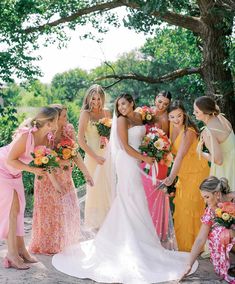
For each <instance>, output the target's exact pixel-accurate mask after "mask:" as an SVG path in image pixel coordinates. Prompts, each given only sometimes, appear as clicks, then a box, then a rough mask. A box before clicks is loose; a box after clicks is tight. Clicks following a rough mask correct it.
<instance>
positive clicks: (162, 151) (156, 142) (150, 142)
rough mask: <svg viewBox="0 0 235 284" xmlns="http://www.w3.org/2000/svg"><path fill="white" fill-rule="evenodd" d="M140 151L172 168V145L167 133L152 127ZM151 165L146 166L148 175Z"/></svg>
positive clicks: (145, 169)
mask: <svg viewBox="0 0 235 284" xmlns="http://www.w3.org/2000/svg"><path fill="white" fill-rule="evenodd" d="M139 149H140V151H141V153H142V154H145V155H147V156H150V157H154V158H155V159H156V161H157V162H158V163H162V164H165V165H166V166H167V167H170V166H171V164H172V162H173V155H172V153H171V143H170V140H169V139H168V137H167V135H166V134H165V132H164V131H163V130H161V129H159V128H157V127H152V128H150V130H149V133H148V134H146V135H145V136H144V137H143V140H142V142H141V145H140V146H139ZM149 170H150V165H148V164H147V165H146V166H145V168H144V171H145V172H146V173H147V174H148V173H149Z"/></svg>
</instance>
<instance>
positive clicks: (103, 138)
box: [96, 117, 112, 149]
mask: <svg viewBox="0 0 235 284" xmlns="http://www.w3.org/2000/svg"><path fill="white" fill-rule="evenodd" d="M111 126H112V119H111V118H107V117H104V118H101V119H100V120H99V121H98V122H97V123H96V127H97V131H98V133H99V135H100V149H103V148H104V147H105V146H106V144H107V142H108V140H109V137H110V132H111Z"/></svg>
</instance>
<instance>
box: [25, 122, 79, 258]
mask: <svg viewBox="0 0 235 284" xmlns="http://www.w3.org/2000/svg"><path fill="white" fill-rule="evenodd" d="M61 138H62V139H64V138H70V139H73V140H75V131H74V128H73V126H72V125H71V124H67V125H66V126H65V127H64V129H63V133H62V137H61ZM51 139H52V140H51V142H52V144H53V137H51ZM55 177H56V179H57V181H58V183H59V184H60V185H61V187H62V189H63V192H62V193H60V192H58V191H56V189H55V188H54V187H53V185H52V183H51V181H50V179H49V178H48V177H47V176H46V175H45V176H43V178H42V179H40V180H39V179H37V178H35V182H34V210H33V222H32V239H31V243H30V246H29V249H30V251H31V252H32V253H38V254H55V253H58V252H60V251H61V250H63V249H64V248H65V247H67V246H69V245H71V244H73V243H77V242H78V241H79V239H80V210H79V204H78V198H77V194H76V190H75V186H74V183H73V180H72V167H71V166H69V167H68V168H67V169H66V170H63V169H62V168H60V169H57V170H56V172H55Z"/></svg>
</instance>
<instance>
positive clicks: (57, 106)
mask: <svg viewBox="0 0 235 284" xmlns="http://www.w3.org/2000/svg"><path fill="white" fill-rule="evenodd" d="M49 107H52V108H54V109H55V110H57V112H58V115H59V116H60V115H61V112H62V111H63V110H66V111H67V107H66V106H64V105H62V104H51V105H49Z"/></svg>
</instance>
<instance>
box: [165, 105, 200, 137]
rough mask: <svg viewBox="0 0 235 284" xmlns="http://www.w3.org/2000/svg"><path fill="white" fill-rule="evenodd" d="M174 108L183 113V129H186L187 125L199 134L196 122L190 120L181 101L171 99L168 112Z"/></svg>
mask: <svg viewBox="0 0 235 284" xmlns="http://www.w3.org/2000/svg"><path fill="white" fill-rule="evenodd" d="M176 109H181V110H182V111H183V113H184V121H183V124H184V131H187V129H188V128H189V127H192V128H193V129H194V130H195V131H196V133H197V134H199V130H198V128H197V126H196V124H195V123H194V122H193V121H192V119H191V118H190V116H189V115H188V114H187V112H186V109H185V107H184V105H183V103H182V102H181V101H180V100H175V101H173V102H171V103H170V104H169V106H168V113H170V112H172V111H173V110H176Z"/></svg>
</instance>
